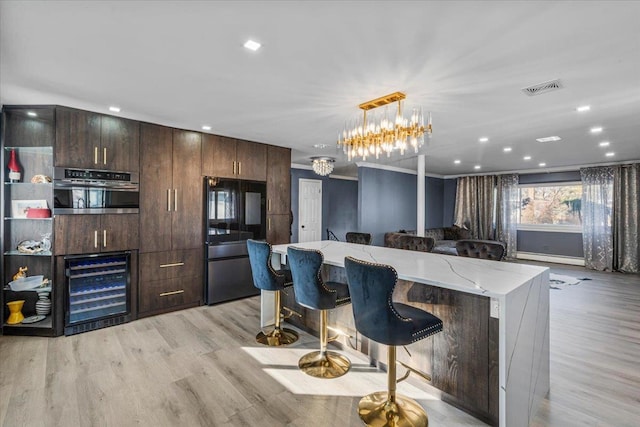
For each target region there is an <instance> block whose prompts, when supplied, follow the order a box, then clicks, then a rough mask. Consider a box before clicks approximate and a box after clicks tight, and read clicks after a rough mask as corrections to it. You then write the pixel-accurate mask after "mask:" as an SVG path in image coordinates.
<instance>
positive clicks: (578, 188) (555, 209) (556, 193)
mask: <svg viewBox="0 0 640 427" xmlns="http://www.w3.org/2000/svg"><path fill="white" fill-rule="evenodd" d="M581 200H582V185H580V184H577V185H549V186H546V187H543V186H540V187H520V220H519V222H520V224H530V225H575V226H581V225H582V215H581Z"/></svg>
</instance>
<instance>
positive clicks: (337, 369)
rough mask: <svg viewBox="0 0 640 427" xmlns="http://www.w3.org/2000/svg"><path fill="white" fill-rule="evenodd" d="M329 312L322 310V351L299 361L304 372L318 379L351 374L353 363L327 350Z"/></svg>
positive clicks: (314, 352) (312, 353)
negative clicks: (350, 369)
mask: <svg viewBox="0 0 640 427" xmlns="http://www.w3.org/2000/svg"><path fill="white" fill-rule="evenodd" d="M327 317H328V316H327V310H320V351H313V352H311V353H308V354H305V355H304V356H302V357H301V358H300V360H299V361H298V367H299V368H300V370H301V371H302V372H304V373H305V374H307V375H311V376H312V377H316V378H338V377H341V376H342V375H344V374H346V373H347V372H349V368H351V362H350V361H349V359H347V358H346V357H345V356H343V355H341V354H340V353H336V352H335V351H328V350H327V342H328V336H329V335H328V334H329V332H328V330H327Z"/></svg>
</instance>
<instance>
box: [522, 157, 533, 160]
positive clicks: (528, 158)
mask: <svg viewBox="0 0 640 427" xmlns="http://www.w3.org/2000/svg"><path fill="white" fill-rule="evenodd" d="M523 159H524V160H531V156H524V157H523Z"/></svg>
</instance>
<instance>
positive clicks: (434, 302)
mask: <svg viewBox="0 0 640 427" xmlns="http://www.w3.org/2000/svg"><path fill="white" fill-rule="evenodd" d="M288 246H295V247H300V248H306V249H317V250H320V251H322V253H323V255H324V266H323V270H324V271H323V275H324V277H325V278H326V279H329V280H338V281H343V282H346V275H345V274H344V258H345V257H346V256H352V257H354V258H358V259H362V260H365V261H369V262H375V263H381V264H389V265H392V266H393V267H394V268H395V269H396V271H397V273H398V284H397V285H396V288H395V290H394V296H393V297H394V300H395V301H399V302H404V303H408V304H411V305H414V306H417V307H420V308H422V309H424V310H427V311H429V312H431V313H433V314H434V315H436V316H438V317H440V318H441V319H442V320H443V323H444V330H443V332H442V333H440V334H437V335H434V336H433V337H431V338H429V339H425V340H421V341H419V342H417V343H414V344H412V345H410V346H408V352H404V351H402V350H400V351H398V354H399V355H401V354H403V356H402V357H399V360H401V361H403V362H404V363H406V364H408V365H410V366H413V367H414V368H416V369H419V370H422V371H425V372H428V373H430V374H431V376H432V380H431V381H430V382H429V383H430V384H431V386H433V387H435V388H436V389H438V390H440V391H441V393H442V394H441V398H442V400H443V401H446V402H448V403H451V404H452V405H454V406H457V407H459V408H461V409H463V410H465V411H467V412H469V413H471V414H473V415H475V416H477V417H478V418H480V419H482V420H484V421H486V422H488V423H489V424H491V425H500V426H503V427H504V426H509V427H512V426H527V425H528V424H529V422H530V421H531V420H532V419H533V416H534V415H535V413H536V411H537V409H538V407H539V405H540V403H541V401H542V399H543V398H544V397H545V396H546V394H547V393H548V391H549V290H548V289H549V288H548V282H549V270H548V268H543V267H536V266H530V265H524V264H514V263H508V262H498V261H487V260H480V259H472V258H463V257H456V256H449V255H439V254H432V253H423V252H413V251H406V250H400V249H391V248H384V247H378V246H365V245H358V244H351V243H343V242H336V241H318V242H307V243H296V244H290V245H277V246H274V247H273V252H274V256H273V259H272V262H273V264H274V265H279V264H281V263H284V261H286V257H283V255H286V250H287V247H288ZM283 304H284V305H285V306H289V307H292V308H294V309H295V310H299V311H301V312H302V313H303V314H304V316H303V319H302V320H295V317H293V318H291V319H290V320H292V321H293V322H292V323H293V324H296V325H298V326H300V327H302V328H305V329H307V330H317V324H316V323H315V322H317V314H314V313H313V312H307V311H305V310H304V309H302V308H301V307H300V306H297V305H296V304H295V300H294V297H293V295H292V293H291V292H290V293H289V295H286V296H284V298H283ZM273 314H274V309H273V300H272V297H271V295H270V294H269V293H264V292H263V297H262V323H263V325H264V324H267V323H269V321H270V320H271V319H273ZM329 324H330V325H336V326H337V327H338V328H339V329H341V330H343V331H345V332H347V333H348V334H349V335H351V336H353V337H354V339H355V347H356V348H357V349H358V350H359V351H361V352H363V353H364V354H367V355H368V356H369V357H370V358H371V359H372V360H375V361H379V360H385V356H386V347H385V346H381V345H378V344H377V343H374V342H372V341H369V340H368V339H367V338H365V337H363V336H362V335H361V334H358V333H357V331H356V330H355V326H354V322H353V315H352V313H351V307H350V305H346V306H345V307H343V308H340V309H337V310H332V311H331V312H330V320H329ZM351 344H352V345H353V340H352V342H351ZM409 353H410V354H409Z"/></svg>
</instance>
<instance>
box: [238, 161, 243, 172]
mask: <svg viewBox="0 0 640 427" xmlns="http://www.w3.org/2000/svg"><path fill="white" fill-rule="evenodd" d="M238 175H242V162H238Z"/></svg>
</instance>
